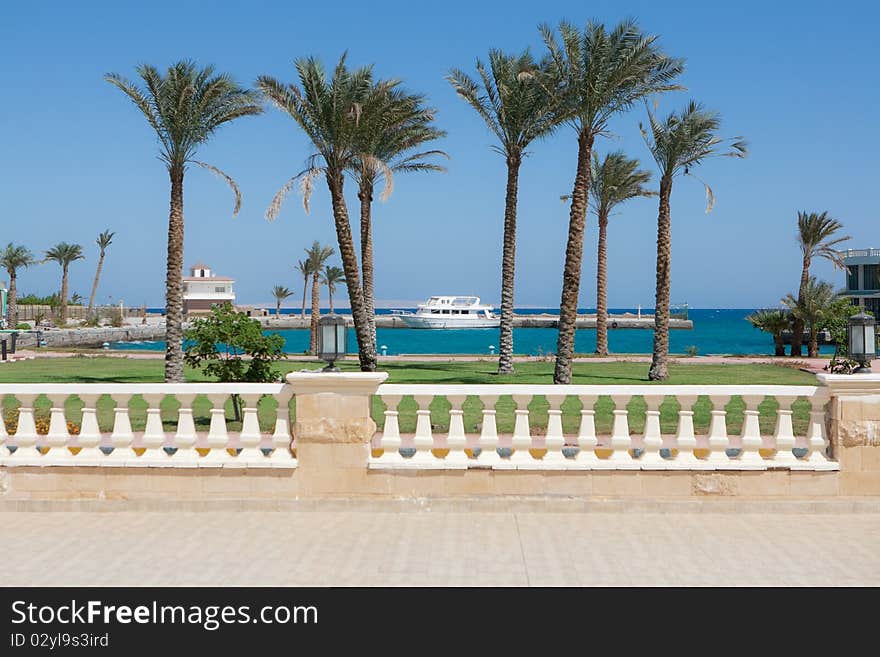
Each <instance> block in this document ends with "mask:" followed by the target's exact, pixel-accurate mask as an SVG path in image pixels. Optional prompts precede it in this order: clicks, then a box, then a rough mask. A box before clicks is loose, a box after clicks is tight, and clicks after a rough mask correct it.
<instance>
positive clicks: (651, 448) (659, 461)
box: [639, 395, 667, 470]
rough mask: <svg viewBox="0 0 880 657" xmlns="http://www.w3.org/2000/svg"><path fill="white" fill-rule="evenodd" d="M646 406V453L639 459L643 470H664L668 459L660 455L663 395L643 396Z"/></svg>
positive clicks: (644, 439)
mask: <svg viewBox="0 0 880 657" xmlns="http://www.w3.org/2000/svg"><path fill="white" fill-rule="evenodd" d="M643 398H644V400H645V405H646V406H647V407H648V408H647V410H645V434H644V436H643V437H642V445H643V446H644V449H645V452H644V453H643V454H642V458H641V459H639V461H640V464H641V466H642V468H644V469H650V470H662V469H664V468H666V467H667V463H666V459H664V458H663V457H662V456H661V455H660V449H661V448H662V447H663V434H662V433H661V431H660V405H661V404H662V403H663V399H664V396H663V395H643Z"/></svg>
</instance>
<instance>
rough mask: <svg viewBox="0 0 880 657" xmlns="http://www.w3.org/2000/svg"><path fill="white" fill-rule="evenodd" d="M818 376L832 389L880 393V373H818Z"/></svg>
mask: <svg viewBox="0 0 880 657" xmlns="http://www.w3.org/2000/svg"><path fill="white" fill-rule="evenodd" d="M816 378H817V379H819V381H820V382H821V383H822V384H824V385H826V386H828V387H829V388H830V389H831V390H832V391H836V390H841V391H846V392H863V393H876V394H880V374H817V375H816Z"/></svg>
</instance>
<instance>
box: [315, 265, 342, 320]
mask: <svg viewBox="0 0 880 657" xmlns="http://www.w3.org/2000/svg"><path fill="white" fill-rule="evenodd" d="M344 282H345V272H344V271H342V267H331V266H330V265H327V266H326V267H325V268H324V273H323V274H322V275H321V284H322V285H326V286H327V293H328V294H329V295H330V312H331V313H332V312H334V311H333V293H334V292H336V285H337V283H344Z"/></svg>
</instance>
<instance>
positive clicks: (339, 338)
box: [336, 322, 348, 357]
mask: <svg viewBox="0 0 880 657" xmlns="http://www.w3.org/2000/svg"><path fill="white" fill-rule="evenodd" d="M346 347H347V345H346V343H345V323H344V322H340V323H339V324H338V325H337V326H336V352H337V353H338V354H339V355H340V357H341V356H344V355H345V354H346V353H347V352H348V349H347V348H346Z"/></svg>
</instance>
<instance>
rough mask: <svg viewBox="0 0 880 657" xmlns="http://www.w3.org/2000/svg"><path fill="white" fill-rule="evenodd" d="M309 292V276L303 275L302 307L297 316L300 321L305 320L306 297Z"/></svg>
mask: <svg viewBox="0 0 880 657" xmlns="http://www.w3.org/2000/svg"><path fill="white" fill-rule="evenodd" d="M308 292H309V276H308V274H304V275H303V307H302V312H301V313H300V314H299V318H300V319H305V318H306V296H307V294H308Z"/></svg>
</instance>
